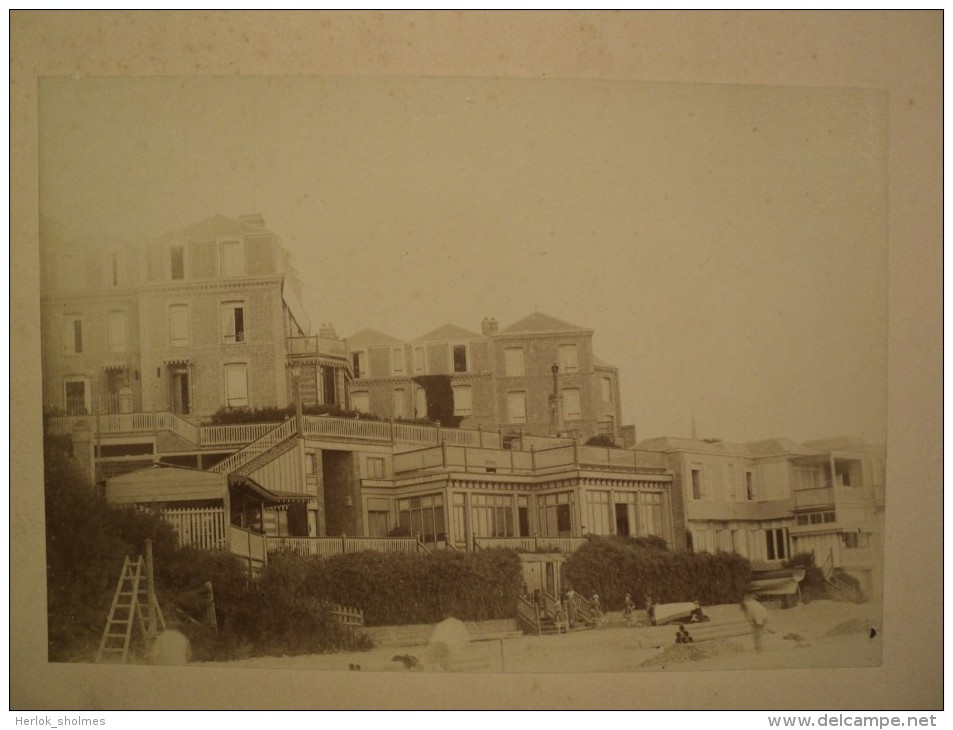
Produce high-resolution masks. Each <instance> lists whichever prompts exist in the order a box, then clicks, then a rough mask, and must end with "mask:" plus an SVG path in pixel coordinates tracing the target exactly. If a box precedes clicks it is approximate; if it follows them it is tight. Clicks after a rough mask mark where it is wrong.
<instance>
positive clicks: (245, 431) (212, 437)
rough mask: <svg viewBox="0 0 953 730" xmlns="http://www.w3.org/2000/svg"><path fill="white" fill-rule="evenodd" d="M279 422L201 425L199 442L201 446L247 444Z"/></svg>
mask: <svg viewBox="0 0 953 730" xmlns="http://www.w3.org/2000/svg"><path fill="white" fill-rule="evenodd" d="M279 425H280V424H279V423H228V424H217V425H213V426H202V428H201V430H200V433H199V439H200V441H199V443H201V445H202V446H234V445H235V444H249V443H251V442H252V441H257V440H258V439H260V438H261V437H262V436H264V435H265V434H267V433H268V432H269V431H271V430H273V429H274V428H276V427H277V426H279Z"/></svg>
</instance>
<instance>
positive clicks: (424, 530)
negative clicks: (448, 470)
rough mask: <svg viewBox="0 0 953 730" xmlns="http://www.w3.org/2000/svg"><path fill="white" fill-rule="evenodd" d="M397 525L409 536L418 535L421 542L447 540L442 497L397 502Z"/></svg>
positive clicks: (428, 496) (435, 496) (433, 496)
mask: <svg viewBox="0 0 953 730" xmlns="http://www.w3.org/2000/svg"><path fill="white" fill-rule="evenodd" d="M397 525H398V526H399V527H402V528H404V529H405V530H407V531H408V532H409V533H410V534H411V535H419V536H420V538H421V540H423V542H427V543H435V542H437V541H438V540H446V539H447V528H446V525H445V522H444V516H443V495H442V494H432V495H427V496H425V497H412V498H410V499H398V500H397Z"/></svg>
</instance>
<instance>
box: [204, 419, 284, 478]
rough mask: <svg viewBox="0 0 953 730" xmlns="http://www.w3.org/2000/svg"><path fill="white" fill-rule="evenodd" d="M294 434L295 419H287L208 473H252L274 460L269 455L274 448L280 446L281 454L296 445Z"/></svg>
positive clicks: (273, 455) (271, 455) (272, 456)
mask: <svg viewBox="0 0 953 730" xmlns="http://www.w3.org/2000/svg"><path fill="white" fill-rule="evenodd" d="M296 434H297V429H296V428H295V419H294V418H289V419H288V420H287V421H284V422H282V423H279V424H278V425H277V426H275V427H274V428H273V429H271V430H270V431H268V432H267V433H266V434H265V435H264V436H262V437H260V438H259V439H257V440H255V441H252V442H251V443H250V444H248V446H246V447H244V448H243V449H240V450H238V451H236V452H235V453H234V454H232V455H231V456H229V457H228V458H226V459H223V460H222V461H220V462H218V463H217V464H216V465H215V466H213V467H212V468H211V469H210V471H214V472H217V473H219V474H236V473H239V474H245V473H248V472H251V471H254V470H255V469H257V468H258V467H259V466H261V465H262V464H264V463H266V462H267V461H270V460H271V459H273V458H275V456H276V454H274V453H269V452H271V451H272V450H273V449H275V447H277V446H281V447H282V448H283V451H282V452H281V453H284V452H285V451H288V450H290V449H291V448H292V447H293V446H294V445H295V443H296V441H295V440H294V439H293V438H292V437H293V436H295V435H296Z"/></svg>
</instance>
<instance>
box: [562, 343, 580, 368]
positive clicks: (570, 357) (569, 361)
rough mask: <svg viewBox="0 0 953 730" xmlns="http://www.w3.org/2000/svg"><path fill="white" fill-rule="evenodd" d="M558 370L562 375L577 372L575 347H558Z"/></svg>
mask: <svg viewBox="0 0 953 730" xmlns="http://www.w3.org/2000/svg"><path fill="white" fill-rule="evenodd" d="M559 370H560V372H563V373H574V372H576V371H578V370H579V360H578V356H577V353H576V346H575V345H560V346H559Z"/></svg>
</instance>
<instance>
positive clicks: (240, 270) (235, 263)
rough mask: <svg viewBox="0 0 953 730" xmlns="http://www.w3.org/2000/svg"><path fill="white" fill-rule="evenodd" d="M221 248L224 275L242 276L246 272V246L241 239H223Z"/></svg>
mask: <svg viewBox="0 0 953 730" xmlns="http://www.w3.org/2000/svg"><path fill="white" fill-rule="evenodd" d="M220 250H221V259H222V276H241V275H242V274H244V273H245V246H244V244H243V243H242V242H241V241H222V242H221V244H220Z"/></svg>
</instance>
